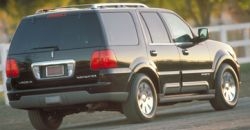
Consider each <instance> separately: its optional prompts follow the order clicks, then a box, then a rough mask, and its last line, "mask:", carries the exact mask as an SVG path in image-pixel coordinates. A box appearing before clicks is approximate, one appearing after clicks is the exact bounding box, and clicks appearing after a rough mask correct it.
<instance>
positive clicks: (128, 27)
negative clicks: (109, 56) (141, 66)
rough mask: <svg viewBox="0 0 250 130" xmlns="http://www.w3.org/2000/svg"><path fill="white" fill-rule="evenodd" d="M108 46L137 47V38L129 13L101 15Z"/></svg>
mask: <svg viewBox="0 0 250 130" xmlns="http://www.w3.org/2000/svg"><path fill="white" fill-rule="evenodd" d="M101 17H102V20H103V24H104V28H105V30H106V32H107V36H108V41H109V44H110V45H137V44H138V36H137V32H136V28H135V24H134V21H133V19H132V16H131V15H130V14H129V13H102V14H101Z"/></svg>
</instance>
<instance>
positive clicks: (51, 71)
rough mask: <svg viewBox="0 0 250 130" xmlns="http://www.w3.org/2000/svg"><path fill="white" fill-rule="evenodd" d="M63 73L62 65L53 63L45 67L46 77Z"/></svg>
mask: <svg viewBox="0 0 250 130" xmlns="http://www.w3.org/2000/svg"><path fill="white" fill-rule="evenodd" d="M63 75H64V65H53V66H47V67H46V77H58V76H63Z"/></svg>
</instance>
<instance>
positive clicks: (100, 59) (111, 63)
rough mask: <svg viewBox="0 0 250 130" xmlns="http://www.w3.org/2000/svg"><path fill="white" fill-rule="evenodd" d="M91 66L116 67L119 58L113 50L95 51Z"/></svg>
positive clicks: (94, 67) (98, 67)
mask: <svg viewBox="0 0 250 130" xmlns="http://www.w3.org/2000/svg"><path fill="white" fill-rule="evenodd" d="M90 67H91V69H92V70H100V69H109V68H116V67H117V60H116V57H115V55H114V53H113V52H112V51H111V50H100V51H95V52H93V54H92V57H91V61H90Z"/></svg>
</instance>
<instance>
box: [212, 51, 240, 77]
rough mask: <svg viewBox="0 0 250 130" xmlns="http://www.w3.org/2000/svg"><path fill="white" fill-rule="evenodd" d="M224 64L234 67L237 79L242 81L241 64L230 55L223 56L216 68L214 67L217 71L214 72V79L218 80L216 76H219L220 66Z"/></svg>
mask: <svg viewBox="0 0 250 130" xmlns="http://www.w3.org/2000/svg"><path fill="white" fill-rule="evenodd" d="M223 63H226V64H228V65H230V66H232V67H233V69H234V71H235V73H236V74H237V78H238V80H239V81H240V73H239V64H238V62H237V61H234V60H233V58H232V57H231V56H229V55H223V56H221V58H219V59H218V61H217V62H216V66H215V67H214V70H215V71H214V76H213V79H215V78H216V74H217V72H218V70H219V68H220V66H221V65H222V64H223Z"/></svg>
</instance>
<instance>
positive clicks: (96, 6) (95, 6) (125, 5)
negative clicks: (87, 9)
mask: <svg viewBox="0 0 250 130" xmlns="http://www.w3.org/2000/svg"><path fill="white" fill-rule="evenodd" d="M90 6H91V8H93V9H100V8H148V6H147V5H145V4H141V3H100V4H91V5H90Z"/></svg>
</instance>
